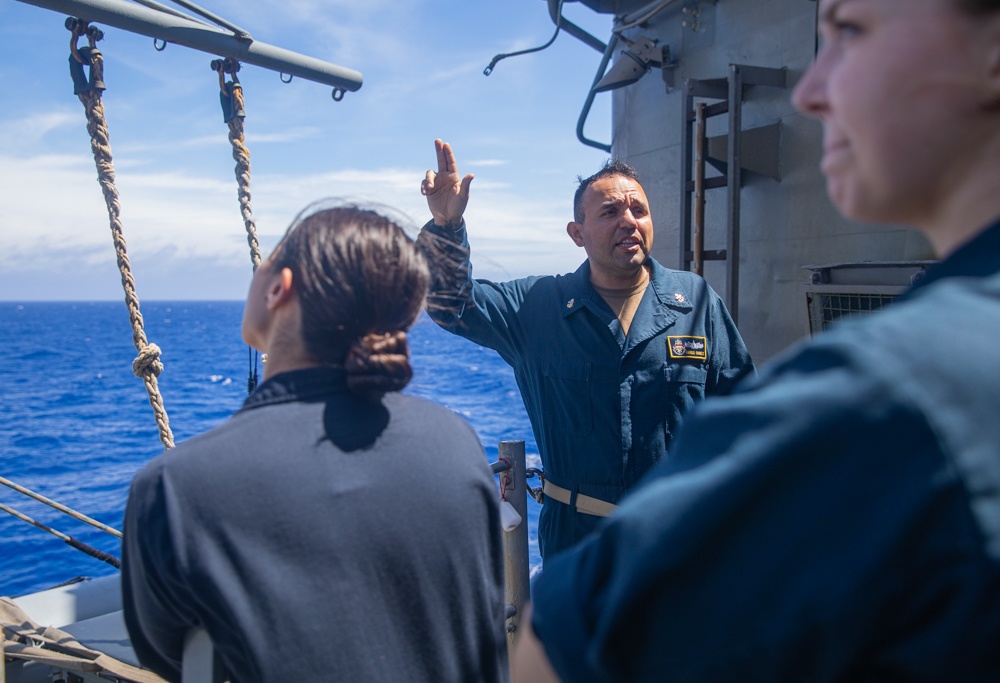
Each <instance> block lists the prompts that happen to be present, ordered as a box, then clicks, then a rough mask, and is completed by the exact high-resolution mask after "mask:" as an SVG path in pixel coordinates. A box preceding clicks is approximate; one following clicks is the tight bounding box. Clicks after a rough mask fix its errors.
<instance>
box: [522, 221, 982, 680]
mask: <svg viewBox="0 0 1000 683" xmlns="http://www.w3.org/2000/svg"><path fill="white" fill-rule="evenodd" d="M533 597H534V599H535V608H534V617H533V622H532V623H533V626H534V628H535V631H536V632H537V634H538V636H539V638H540V639H541V641H542V643H543V645H544V647H545V650H546V652H547V654H548V656H549V657H550V659H551V660H552V662H553V664H554V666H555V668H556V670H557V671H558V672H559V674H560V675H561V677H562V678H563V680H566V681H574V682H577V681H580V682H586V681H624V680H629V681H700V682H711V681H734V680H738V681H799V682H808V681H852V682H854V681H917V680H919V681H997V680H1000V647H998V643H1000V223H998V224H996V225H994V226H993V227H992V228H990V229H989V230H987V231H985V232H984V233H982V234H981V235H980V236H979V237H978V238H976V239H975V240H973V241H972V242H970V243H969V244H967V245H966V246H965V247H963V248H961V249H960V250H958V251H957V252H956V253H954V254H953V255H952V256H951V257H950V258H949V259H947V260H946V261H945V262H943V263H942V264H940V265H939V266H937V267H936V268H934V269H932V270H931V271H929V272H928V275H927V276H926V277H925V278H924V279H923V280H922V281H921V282H919V283H918V284H917V285H915V286H914V287H913V288H912V289H911V291H910V292H909V293H908V294H907V295H906V296H905V297H903V298H902V299H901V300H900V301H897V302H896V303H895V304H894V305H892V306H890V307H889V308H887V309H885V310H884V311H883V312H881V313H879V314H877V315H875V316H872V317H871V318H869V319H868V320H865V321H862V322H856V323H845V324H843V325H841V326H840V327H839V328H837V329H835V330H833V331H832V332H830V333H827V334H824V335H821V336H819V337H817V338H816V339H815V340H813V341H811V342H809V343H805V344H803V345H801V346H799V347H798V348H796V349H794V350H792V351H791V352H789V353H787V354H785V355H783V356H782V357H781V358H779V359H776V360H775V361H774V362H772V363H769V364H768V365H767V366H766V367H765V368H764V369H763V370H762V372H761V375H760V377H759V378H757V379H754V380H748V381H747V382H745V383H743V384H741V385H740V387H738V388H737V390H736V392H735V393H734V394H733V395H732V396H729V397H725V398H719V399H712V400H709V401H706V402H705V403H704V404H702V405H701V406H699V407H698V408H696V409H695V410H694V411H692V413H691V414H690V415H689V416H688V418H687V421H686V423H685V425H684V428H683V429H682V430H681V434H680V436H679V437H678V439H677V441H676V442H675V444H674V448H673V450H672V451H671V457H670V458H669V459H668V460H667V461H666V462H665V463H664V464H663V465H661V466H660V467H658V468H657V469H656V470H654V471H653V472H651V474H650V477H649V479H648V480H647V481H646V482H644V484H643V485H642V486H640V487H639V488H638V489H637V490H636V491H635V493H634V494H632V495H630V496H629V497H628V498H627V499H626V500H625V501H624V502H623V504H622V505H621V506H620V508H619V509H618V511H617V513H616V514H615V515H614V516H612V517H611V518H609V519H608V520H607V524H606V525H605V526H603V528H602V529H601V530H600V533H599V534H598V535H595V536H593V537H592V538H591V539H588V540H587V541H586V542H584V543H583V544H581V546H580V547H578V548H576V549H574V550H573V551H571V552H569V553H567V554H566V555H564V556H561V557H558V558H555V559H554V560H553V561H552V562H551V563H547V564H546V567H545V571H543V572H542V574H541V576H539V577H538V579H537V582H536V584H535V585H534V590H533Z"/></svg>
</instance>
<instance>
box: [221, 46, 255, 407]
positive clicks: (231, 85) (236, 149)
mask: <svg viewBox="0 0 1000 683" xmlns="http://www.w3.org/2000/svg"><path fill="white" fill-rule="evenodd" d="M212 69H213V70H215V71H216V72H218V74H219V91H220V94H219V101H220V103H221V104H222V117H223V118H224V119H225V122H226V125H228V126H229V142H230V144H231V145H232V147H233V160H234V161H235V162H236V168H235V169H234V170H235V172H236V186H237V196H238V197H239V202H240V214H241V215H242V216H243V225H244V227H245V228H246V232H247V244H248V245H249V247H250V264H251V265H252V266H253V272H255V273H256V272H257V268H259V267H260V261H261V256H260V242H259V241H258V240H257V224H256V223H255V222H254V219H253V207H251V205H250V150H249V149H247V146H246V135H245V134H244V131H243V121H244V119H245V118H246V105H245V103H244V100H243V86H242V85H240V79H239V77H238V76H237V75H236V74H237V72H238V71H239V70H240V63H239V62H238V61H236V60H233V59H216V60H213V61H212ZM227 73H228V74H230V76H231V80H230V81H228V82H227V81H226V77H225V74H227ZM247 350H248V352H249V354H250V358H249V361H248V364H249V365H250V368H249V369H248V375H247V393H248V394H252V393H253V392H254V389H256V388H257V384H258V376H257V351H256V350H255V349H253V348H251V347H249V346H248V347H247Z"/></svg>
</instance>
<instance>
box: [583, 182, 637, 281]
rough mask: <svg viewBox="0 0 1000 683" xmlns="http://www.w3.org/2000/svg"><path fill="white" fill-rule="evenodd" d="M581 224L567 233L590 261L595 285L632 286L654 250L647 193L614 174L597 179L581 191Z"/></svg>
mask: <svg viewBox="0 0 1000 683" xmlns="http://www.w3.org/2000/svg"><path fill="white" fill-rule="evenodd" d="M582 204H583V222H582V223H577V222H576V221H573V222H572V223H570V224H569V225H567V226H566V232H567V233H569V236H570V237H571V238H572V239H573V242H575V243H576V245H577V246H578V247H583V248H584V249H585V250H586V252H587V258H588V259H590V272H591V279H592V280H593V281H594V283H595V284H598V285H601V286H607V287H616V286H617V287H622V286H627V285H629V284H633V283H634V281H635V280H636V278H637V277H639V275H640V269H641V268H642V264H643V263H644V262H645V261H646V259H647V258H648V257H649V250H650V249H652V248H653V219H652V218H651V217H650V215H649V202H648V201H647V200H646V193H645V192H643V191H642V187H641V186H640V185H639V183H637V182H636V181H634V180H632V179H631V178H626V177H625V176H620V175H614V176H608V177H605V178H598V179H597V180H595V181H594V182H592V183H591V184H590V186H588V187H587V189H586V190H584V193H583V197H582Z"/></svg>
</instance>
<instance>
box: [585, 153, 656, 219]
mask: <svg viewBox="0 0 1000 683" xmlns="http://www.w3.org/2000/svg"><path fill="white" fill-rule="evenodd" d="M612 176H624V177H625V178H630V179H632V180H634V181H635V182H637V183H638V182H639V174H638V173H636V171H635V168H633V167H632V165H631V164H629V163H626V162H624V161H622V160H621V159H619V158H618V157H614V158H612V159H608V160H607V161H605V162H604V165H603V166H601V170H599V171H598V172H597V173H595V174H594V175H592V176H590V177H589V178H579V177H578V178H577V180H579V181H580V184H579V186H578V187H577V188H576V194H574V195H573V220H574V221H576V222H577V223H582V222H583V193H584V192H586V190H587V188H588V187H590V186H591V184H592V183H593V182H594V181H595V180H600V179H601V178H610V177H612ZM639 184H640V185H641V184H642V183H639Z"/></svg>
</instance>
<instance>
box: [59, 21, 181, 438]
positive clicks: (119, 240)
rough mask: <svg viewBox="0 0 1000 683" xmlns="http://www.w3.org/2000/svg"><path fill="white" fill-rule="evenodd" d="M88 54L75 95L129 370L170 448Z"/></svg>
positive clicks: (96, 76)
mask: <svg viewBox="0 0 1000 683" xmlns="http://www.w3.org/2000/svg"><path fill="white" fill-rule="evenodd" d="M81 29H82V30H81ZM71 30H72V31H73V36H74V43H75V40H76V38H78V37H79V36H80V34H81V33H82V32H83V30H86V22H77V23H76V24H74V26H73V28H72V29H71ZM88 35H89V36H90V40H91V43H92V44H91V48H93V42H94V40H95V38H94V34H93V33H89V32H88ZM89 56H90V58H91V59H90V61H91V63H90V67H91V78H90V83H91V88H90V89H87V90H83V91H78V92H77V96H78V97H79V98H80V102H81V103H83V107H84V109H85V110H86V113H87V132H88V133H90V148H91V150H92V151H93V152H94V163H95V164H96V166H97V181H98V182H99V183H100V184H101V191H102V192H103V194H104V203H105V204H106V205H107V207H108V219H109V222H110V225H111V234H112V238H113V240H114V245H115V254H116V256H117V259H118V270H119V272H120V273H121V280H122V289H124V290H125V305H126V306H127V307H128V311H129V319H130V321H131V324H132V342H133V343H134V344H135V348H136V351H138V352H139V355H138V357H137V358H136V359H135V361H134V362H133V363H132V371H133V372H134V373H135V375H136V377H140V378H141V379H142V381H143V383H144V384H145V385H146V393H147V394H148V395H149V405H150V406H151V407H152V408H153V415H154V417H155V419H156V426H157V429H158V430H159V434H160V441H161V442H163V446H164V448H167V449H170V448H173V447H174V436H173V434H172V433H171V431H170V422H169V420H168V418H167V411H166V409H165V408H164V407H163V397H162V396H161V395H160V389H159V385H158V383H157V381H156V378H157V377H158V376H159V375H160V373H161V372H162V371H163V363H161V362H160V348H159V347H158V346H157V345H156V344H150V343H149V342H148V341H147V339H146V333H145V331H144V330H143V320H142V314H141V313H140V312H139V297H138V296H137V295H136V292H135V279H134V278H133V277H132V266H131V263H130V262H129V258H128V253H127V250H126V245H125V235H124V233H123V231H122V223H121V206H120V204H119V201H118V190H117V188H116V187H115V167H114V163H113V161H112V158H111V144H110V141H109V138H108V124H107V121H106V119H105V117H104V104H103V103H102V100H101V95H102V91H103V89H104V84H103V62H104V58H103V57H102V56H101V54H100V52H98V51H97V50H96V49H91V51H90V55H89ZM73 58H75V59H76V60H78V61H79V60H80V58H79V56H78V55H77V51H76V50H75V49H74V50H73ZM95 82H98V83H100V85H99V86H94V83H95Z"/></svg>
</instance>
